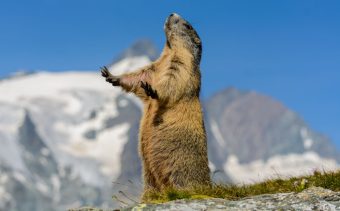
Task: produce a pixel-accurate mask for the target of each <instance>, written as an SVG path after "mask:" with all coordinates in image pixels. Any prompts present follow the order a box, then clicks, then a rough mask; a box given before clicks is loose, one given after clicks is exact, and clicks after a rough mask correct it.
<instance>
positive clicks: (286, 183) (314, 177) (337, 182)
mask: <svg viewBox="0 0 340 211" xmlns="http://www.w3.org/2000/svg"><path fill="white" fill-rule="evenodd" d="M313 186H315V187H323V188H326V189H330V190H333V191H340V171H336V172H320V171H315V172H314V173H313V174H311V175H308V176H303V177H291V178H289V179H282V178H278V179H270V180H266V181H264V182H261V183H256V184H251V185H242V186H239V185H231V184H213V185H211V186H195V187H192V188H187V189H175V188H168V189H165V190H163V191H162V192H158V191H156V190H155V191H153V190H151V191H149V192H148V193H147V194H146V195H144V201H145V202H148V203H163V202H167V201H172V200H176V199H204V198H223V199H230V200H237V199H240V198H244V197H248V196H255V195H260V194H273V193H287V192H301V191H303V190H305V189H306V188H309V187H313Z"/></svg>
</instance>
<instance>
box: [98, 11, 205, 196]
mask: <svg viewBox="0 0 340 211" xmlns="http://www.w3.org/2000/svg"><path fill="white" fill-rule="evenodd" d="M164 31H165V34H166V44H165V47H164V49H163V52H162V54H161V56H160V57H159V58H158V59H157V60H156V61H154V62H152V63H151V64H150V65H147V66H146V67H143V68H141V69H139V70H137V71H136V72H132V73H126V74H123V75H120V76H114V75H112V74H111V73H110V72H109V71H108V70H107V68H106V67H103V68H101V70H102V71H101V72H102V75H103V76H104V77H105V78H106V81H108V82H109V83H111V84H112V85H113V86H120V87H122V88H123V90H125V91H126V92H132V93H134V94H135V95H137V96H138V97H139V98H141V99H142V101H143V103H144V113H143V117H142V119H141V124H140V133H139V139H140V140H139V152H140V156H141V159H142V162H143V163H142V164H143V165H142V166H143V178H144V191H147V190H148V189H149V188H153V189H156V190H162V189H163V188H165V187H179V188H186V187H190V186H192V185H198V184H200V185H201V184H203V185H209V184H210V171H209V167H208V156H207V140H206V133H205V128H204V122H203V114H202V107H201V103H200V100H199V93H200V86H201V73H200V67H199V65H200V61H201V52H202V44H201V40H200V38H199V36H198V34H197V32H196V31H195V29H194V28H193V27H192V26H191V25H190V23H189V22H188V21H186V20H184V19H183V18H181V17H180V16H179V15H177V14H175V13H173V14H171V15H170V16H169V17H168V18H167V20H166V22H165V24H164ZM144 193H145V192H144Z"/></svg>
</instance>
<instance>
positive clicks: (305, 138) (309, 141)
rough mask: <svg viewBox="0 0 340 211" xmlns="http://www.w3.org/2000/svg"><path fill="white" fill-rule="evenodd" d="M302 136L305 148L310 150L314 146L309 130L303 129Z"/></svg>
mask: <svg viewBox="0 0 340 211" xmlns="http://www.w3.org/2000/svg"><path fill="white" fill-rule="evenodd" d="M300 135H301V138H302V140H303V146H304V148H305V149H307V150H308V149H310V148H311V147H312V145H313V140H312V139H311V138H310V136H309V134H308V130H307V128H305V127H303V128H301V130H300Z"/></svg>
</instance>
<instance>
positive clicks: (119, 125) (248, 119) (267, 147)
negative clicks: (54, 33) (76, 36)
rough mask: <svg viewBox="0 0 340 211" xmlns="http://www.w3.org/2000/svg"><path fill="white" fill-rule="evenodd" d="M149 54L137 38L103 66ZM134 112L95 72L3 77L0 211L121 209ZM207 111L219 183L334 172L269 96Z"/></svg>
mask: <svg viewBox="0 0 340 211" xmlns="http://www.w3.org/2000/svg"><path fill="white" fill-rule="evenodd" d="M136 46H137V47H136ZM136 49H137V50H136ZM143 49H147V50H146V51H143ZM154 52H155V51H154V50H152V46H150V45H149V44H148V43H147V42H145V41H143V43H142V44H140V43H139V44H136V45H134V46H133V48H132V49H129V50H127V51H125V53H123V54H122V55H121V56H119V57H118V58H117V59H116V60H115V62H114V63H113V64H112V65H111V66H110V67H109V69H110V71H111V72H112V73H115V74H121V73H123V72H127V71H130V70H134V69H136V68H138V67H140V66H144V65H146V64H148V63H149V62H150V61H151V59H154ZM141 106H142V105H141V102H140V101H139V100H138V99H136V98H135V97H134V96H132V95H127V94H125V93H123V92H121V90H120V89H119V88H113V87H112V86H110V85H109V84H108V83H106V82H105V80H104V79H103V78H102V77H101V75H100V73H99V71H98V72H97V71H95V72H85V71H84V72H81V71H70V72H58V73H52V72H37V73H32V74H27V75H20V77H19V76H18V77H11V78H7V79H3V80H1V81H0V142H1V147H0V210H65V209H67V208H71V207H79V206H82V205H86V204H92V205H97V206H102V207H108V206H114V205H117V204H118V201H117V200H112V195H115V196H117V197H118V198H119V201H125V202H127V203H129V202H131V201H133V200H137V199H138V193H139V191H140V190H141V188H142V184H141V180H140V175H141V165H140V161H139V157H138V152H137V142H138V139H137V135H138V127H139V119H140V116H141ZM204 110H205V113H206V128H207V132H208V137H209V141H208V145H209V159H210V166H211V169H212V171H213V172H214V174H213V177H214V178H215V179H216V180H221V179H223V180H225V181H231V182H237V183H239V182H252V181H257V180H261V179H264V178H267V177H270V176H273V175H277V174H278V173H279V174H282V175H286V176H287V175H297V174H302V173H306V172H311V171H312V170H314V169H315V168H321V169H335V168H338V167H339V162H340V160H339V158H340V156H339V154H338V152H337V151H336V150H335V147H334V146H333V145H332V144H331V142H330V141H329V140H328V139H326V138H325V137H323V136H322V135H320V134H318V133H315V132H314V131H313V130H312V129H310V128H309V127H308V126H307V125H306V124H305V123H304V122H303V120H302V119H301V118H299V117H298V115H296V114H295V113H294V112H292V111H290V110H289V109H287V108H285V107H284V106H283V105H282V104H280V103H279V102H277V101H275V100H273V99H272V98H270V97H267V96H263V95H261V94H258V93H255V92H247V91H239V90H237V89H231V88H230V89H227V90H224V91H221V92H219V93H217V94H216V95H214V96H212V97H211V98H210V99H208V100H207V101H205V103H204Z"/></svg>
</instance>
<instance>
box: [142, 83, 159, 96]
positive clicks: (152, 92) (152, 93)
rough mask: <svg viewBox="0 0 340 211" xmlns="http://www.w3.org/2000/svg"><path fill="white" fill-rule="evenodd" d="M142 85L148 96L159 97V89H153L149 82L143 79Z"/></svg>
mask: <svg viewBox="0 0 340 211" xmlns="http://www.w3.org/2000/svg"><path fill="white" fill-rule="evenodd" d="M140 83H141V85H140V86H141V87H142V88H143V89H144V90H145V93H146V95H147V96H149V97H151V98H152V99H156V98H158V95H157V91H156V90H153V89H152V87H151V86H150V84H148V82H143V81H141V82H140Z"/></svg>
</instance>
